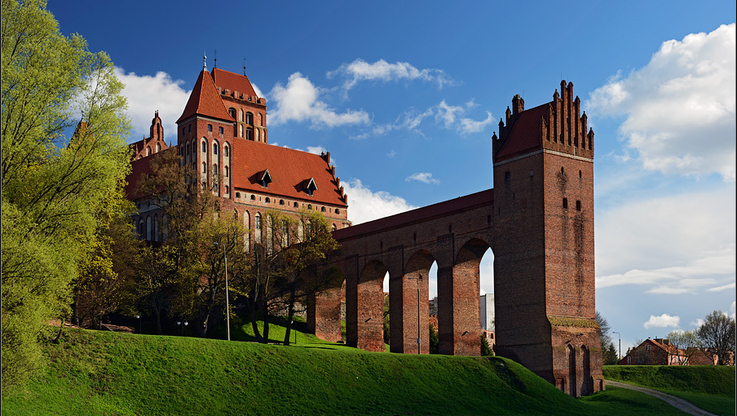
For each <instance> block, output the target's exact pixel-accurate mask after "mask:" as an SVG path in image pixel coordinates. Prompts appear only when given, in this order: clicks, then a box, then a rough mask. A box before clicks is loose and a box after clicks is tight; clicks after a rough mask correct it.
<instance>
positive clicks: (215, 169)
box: [212, 163, 219, 176]
mask: <svg viewBox="0 0 737 416" xmlns="http://www.w3.org/2000/svg"><path fill="white" fill-rule="evenodd" d="M218 172H219V170H218V164H217V163H214V164H213V165H212V174H213V175H214V176H218Z"/></svg>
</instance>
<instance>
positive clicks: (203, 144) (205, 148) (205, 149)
mask: <svg viewBox="0 0 737 416" xmlns="http://www.w3.org/2000/svg"><path fill="white" fill-rule="evenodd" d="M202 153H207V142H202Z"/></svg>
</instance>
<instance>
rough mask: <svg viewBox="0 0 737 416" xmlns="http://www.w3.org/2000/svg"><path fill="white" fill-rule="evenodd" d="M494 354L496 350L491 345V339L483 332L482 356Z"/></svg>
mask: <svg viewBox="0 0 737 416" xmlns="http://www.w3.org/2000/svg"><path fill="white" fill-rule="evenodd" d="M492 355H494V351H492V349H491V347H490V346H489V340H487V339H486V336H485V335H484V334H481V356H482V357H488V356H492Z"/></svg>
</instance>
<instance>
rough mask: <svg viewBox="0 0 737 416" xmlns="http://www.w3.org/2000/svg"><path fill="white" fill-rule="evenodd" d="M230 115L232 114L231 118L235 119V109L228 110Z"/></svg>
mask: <svg viewBox="0 0 737 416" xmlns="http://www.w3.org/2000/svg"><path fill="white" fill-rule="evenodd" d="M228 114H230V116H231V117H233V118H235V108H233V107H230V108H229V109H228Z"/></svg>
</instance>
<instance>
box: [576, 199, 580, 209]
mask: <svg viewBox="0 0 737 416" xmlns="http://www.w3.org/2000/svg"><path fill="white" fill-rule="evenodd" d="M576 211H581V201H576Z"/></svg>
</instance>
